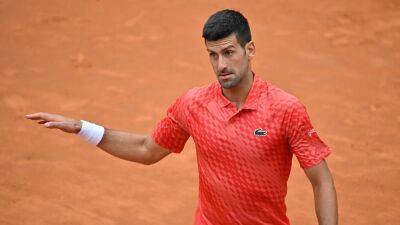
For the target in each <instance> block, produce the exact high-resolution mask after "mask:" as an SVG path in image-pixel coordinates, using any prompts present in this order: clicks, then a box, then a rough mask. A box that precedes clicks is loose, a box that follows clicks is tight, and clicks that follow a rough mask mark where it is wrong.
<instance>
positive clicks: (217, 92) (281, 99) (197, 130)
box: [151, 75, 331, 225]
mask: <svg viewBox="0 0 400 225" xmlns="http://www.w3.org/2000/svg"><path fill="white" fill-rule="evenodd" d="M151 135H152V138H153V139H154V141H155V142H156V143H158V144H159V145H161V146H163V147H164V148H167V149H169V150H170V151H172V152H175V153H179V152H181V151H182V149H183V147H184V145H185V143H186V141H187V140H188V138H189V137H190V136H191V137H192V138H193V140H194V142H195V144H196V152H197V162H198V171H199V205H198V208H197V211H196V216H195V225H236V224H237V225H247V224H251V225H266V224H268V225H287V224H290V223H289V219H288V218H287V216H286V205H285V196H286V193H287V180H288V177H289V174H290V169H291V164H292V156H293V154H295V155H296V157H297V159H298V161H299V162H300V166H301V167H302V168H308V167H312V166H314V165H316V164H318V163H319V162H320V161H321V160H323V159H324V158H325V157H326V156H328V155H329V154H330V153H331V150H330V148H329V147H328V146H327V145H325V143H324V142H323V141H321V139H320V138H319V137H318V135H317V133H316V132H315V130H314V128H313V127H312V125H311V122H310V119H309V117H308V114H307V112H306V109H305V107H304V106H303V104H301V103H300V102H299V100H298V99H297V98H296V97H294V96H292V95H290V94H288V93H286V92H284V91H283V90H281V89H279V88H277V87H276V86H274V85H271V84H269V83H268V82H266V81H262V80H261V79H260V77H259V76H258V75H254V81H253V84H252V87H251V89H250V92H249V95H248V96H247V98H246V102H245V104H244V106H243V107H242V108H241V109H239V110H238V109H236V106H235V105H234V104H232V103H230V102H229V101H228V100H227V99H226V98H225V97H224V96H223V95H222V88H221V86H220V84H219V83H218V82H214V83H211V84H209V85H207V86H204V87H200V88H193V89H191V90H189V91H188V92H186V93H185V94H183V95H182V96H181V97H179V98H178V99H177V100H176V101H175V102H174V103H173V104H172V105H171V106H170V107H169V109H168V112H167V116H166V117H165V118H164V119H162V120H161V121H160V122H159V123H158V124H157V126H156V127H155V128H154V129H153V131H152V133H151Z"/></svg>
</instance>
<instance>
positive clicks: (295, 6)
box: [0, 0, 400, 225]
mask: <svg viewBox="0 0 400 225" xmlns="http://www.w3.org/2000/svg"><path fill="white" fill-rule="evenodd" d="M223 8H233V9H236V10H239V11H241V12H242V13H244V15H245V16H246V17H247V18H248V20H249V23H250V27H251V29H252V34H253V40H254V42H255V44H256V48H257V54H256V57H255V59H254V61H253V69H254V71H255V72H256V73H257V74H259V75H260V76H261V77H262V78H263V79H264V80H267V81H269V82H271V83H273V84H275V85H277V86H279V87H280V88H282V89H284V90H286V91H287V92H289V93H292V94H294V95H296V96H297V97H299V99H300V100H301V101H302V102H303V103H304V104H305V105H306V106H307V108H308V112H309V115H310V117H311V120H312V122H313V125H314V127H315V128H316V130H318V133H319V135H320V137H321V138H322V139H323V140H324V141H325V142H326V143H327V144H328V145H329V146H330V147H331V148H332V154H331V155H330V156H329V157H328V158H327V162H328V164H329V167H330V170H331V171H332V175H333V177H334V181H335V186H336V190H337V195H338V203H339V224H342V225H370V224H373V225H375V224H376V225H386V224H390V225H392V224H393V225H394V224H400V201H399V200H398V199H399V197H398V196H399V195H400V187H399V186H400V179H399V178H400V173H399V171H400V163H399V161H398V160H399V158H400V151H399V146H400V3H399V2H398V1H394V0H382V1H373V0H363V1H361V0H355V1H326V0H325V1H317V0H313V1H311V0H308V1H234V2H232V1H208V2H206V1H176V0H171V1H105V0H97V1H95V0H90V1H65V2H64V1H50V0H35V1H33V0H30V1H3V0H1V1H0V24H1V25H0V52H1V55H0V56H1V58H0V102H1V107H0V113H1V117H0V125H1V126H0V141H1V145H0V171H1V172H0V209H1V210H0V224H4V225H11V224H12V225H22V224H31V225H39V224H54V225H66V224H82V225H89V224H107V225H114V224H135V225H188V224H192V223H193V220H194V212H195V209H196V206H197V194H198V190H197V188H198V183H197V182H198V180H197V179H198V177H197V165H196V155H195V149H194V144H193V141H189V142H188V143H187V144H186V147H185V150H184V151H183V152H182V153H181V154H171V155H170V156H168V157H166V158H165V159H163V160H162V161H161V162H159V163H157V164H155V165H152V166H144V165H140V164H136V163H132V162H128V161H123V160H121V159H118V158H115V157H113V156H111V155H108V154H107V153H105V152H103V151H101V150H99V149H97V148H95V147H93V146H90V145H89V144H88V143H86V142H85V141H83V140H82V139H80V138H78V137H76V135H72V134H66V133H62V132H61V131H56V130H48V129H45V128H43V126H38V125H37V124H35V123H33V122H32V121H28V120H26V119H25V118H24V115H25V114H28V113H32V112H38V111H45V112H51V113H59V114H62V115H66V116H69V117H72V118H77V119H85V120H89V121H92V122H95V123H98V124H101V125H103V126H105V127H109V128H113V129H119V130H124V131H132V132H136V133H143V134H145V133H148V132H150V131H151V129H152V128H153V126H154V125H155V124H156V123H157V122H158V121H159V120H160V119H161V118H163V116H164V115H165V113H166V109H167V107H168V106H169V105H170V104H171V103H172V102H173V101H174V99H176V98H177V97H178V96H179V95H180V94H181V93H183V92H184V91H186V90H188V89H190V88H192V87H194V86H202V85H205V84H207V83H210V82H212V81H214V80H215V77H214V73H213V71H212V67H211V66H210V63H209V61H208V56H207V52H206V50H205V46H204V43H203V39H202V38H201V30H202V26H203V24H204V22H205V20H206V19H207V18H208V17H209V16H210V15H211V14H212V13H213V12H215V11H217V10H220V9H223ZM286 204H287V207H288V212H287V215H288V217H289V219H290V221H291V223H292V224H293V225H303V224H317V219H316V216H315V212H314V202H313V193H312V188H311V185H310V183H309V181H308V180H307V178H306V176H305V174H304V172H303V171H302V169H301V168H300V167H299V163H298V162H297V160H296V158H295V157H294V158H293V165H292V172H291V175H290V178H289V183H288V195H287V198H286Z"/></svg>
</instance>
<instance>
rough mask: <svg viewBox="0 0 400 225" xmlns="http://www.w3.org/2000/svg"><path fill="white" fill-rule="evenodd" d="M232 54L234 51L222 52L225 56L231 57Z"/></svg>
mask: <svg viewBox="0 0 400 225" xmlns="http://www.w3.org/2000/svg"><path fill="white" fill-rule="evenodd" d="M233 53H234V51H232V50H227V51H225V52H224V55H226V56H231V55H233Z"/></svg>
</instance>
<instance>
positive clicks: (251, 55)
mask: <svg viewBox="0 0 400 225" xmlns="http://www.w3.org/2000/svg"><path fill="white" fill-rule="evenodd" d="M245 49H246V52H247V54H248V55H249V58H250V60H251V59H253V58H254V56H255V55H256V46H255V45H254V42H253V41H249V42H248V43H247V44H246V46H245Z"/></svg>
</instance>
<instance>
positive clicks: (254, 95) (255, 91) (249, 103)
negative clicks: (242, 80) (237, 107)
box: [215, 72, 263, 110]
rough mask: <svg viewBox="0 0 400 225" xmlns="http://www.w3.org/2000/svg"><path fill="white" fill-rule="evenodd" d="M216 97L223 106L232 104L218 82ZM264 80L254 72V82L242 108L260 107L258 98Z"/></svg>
mask: <svg viewBox="0 0 400 225" xmlns="http://www.w3.org/2000/svg"><path fill="white" fill-rule="evenodd" d="M216 83H217V85H216V88H215V90H216V97H217V102H218V105H219V106H220V107H221V108H223V107H227V106H228V105H230V104H231V102H230V101H229V100H228V99H227V98H225V96H224V95H223V94H222V87H221V85H220V84H219V83H218V82H216ZM262 83H263V82H262V80H261V78H260V77H259V76H258V75H257V74H255V73H254V72H253V84H252V86H251V89H250V92H249V94H248V95H247V98H246V101H245V103H244V105H243V107H242V109H252V110H256V109H258V100H259V98H260V95H261V92H262V91H263V90H262V86H263V85H262Z"/></svg>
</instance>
